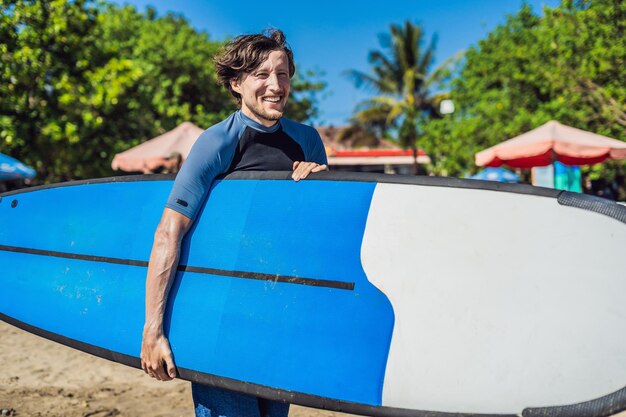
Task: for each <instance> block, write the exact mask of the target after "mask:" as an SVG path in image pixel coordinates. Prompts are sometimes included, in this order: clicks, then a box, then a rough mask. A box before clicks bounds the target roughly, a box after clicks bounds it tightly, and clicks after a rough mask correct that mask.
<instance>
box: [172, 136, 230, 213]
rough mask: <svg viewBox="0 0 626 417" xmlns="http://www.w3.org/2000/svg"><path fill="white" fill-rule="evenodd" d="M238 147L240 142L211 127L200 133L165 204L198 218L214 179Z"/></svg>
mask: <svg viewBox="0 0 626 417" xmlns="http://www.w3.org/2000/svg"><path fill="white" fill-rule="evenodd" d="M235 147H236V142H232V141H228V140H226V139H225V138H224V137H223V135H219V134H215V132H214V131H212V130H211V129H209V130H207V131H205V132H204V133H203V134H202V135H200V137H199V138H198V140H197V141H196V142H195V143H194V145H193V147H192V148H191V151H190V152H189V156H188V157H187V159H186V160H185V163H184V164H183V166H182V168H181V170H180V171H179V172H178V175H176V180H175V181H174V186H173V187H172V191H171V193H170V196H169V198H168V200H167V203H166V204H165V207H167V208H169V209H172V210H175V211H177V212H179V213H181V214H183V215H184V216H187V217H189V218H190V219H192V220H193V219H195V217H196V215H197V214H198V211H199V210H200V207H202V203H203V202H204V200H205V199H206V198H207V194H208V193H209V190H210V188H211V185H212V184H213V180H214V179H215V177H216V176H218V175H220V174H221V173H223V172H225V171H226V170H227V169H228V167H229V165H230V163H231V160H232V159H233V155H234V152H235Z"/></svg>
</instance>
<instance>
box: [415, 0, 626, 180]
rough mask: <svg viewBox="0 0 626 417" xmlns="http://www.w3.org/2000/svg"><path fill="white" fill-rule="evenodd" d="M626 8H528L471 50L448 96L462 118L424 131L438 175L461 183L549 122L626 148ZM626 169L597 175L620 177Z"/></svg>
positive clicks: (603, 168) (597, 3) (609, 0)
mask: <svg viewBox="0 0 626 417" xmlns="http://www.w3.org/2000/svg"><path fill="white" fill-rule="evenodd" d="M625 26H626V3H624V2H621V1H614V0H594V1H578V2H572V1H569V0H564V1H563V3H562V4H561V5H560V6H558V7H556V8H544V16H543V17H540V16H538V15H536V14H535V13H533V11H532V10H531V8H530V7H529V6H528V5H524V6H522V8H521V10H520V11H519V12H518V13H517V14H516V15H513V16H510V17H508V19H507V21H506V23H505V24H503V25H501V26H499V27H497V28H496V29H495V30H494V31H492V32H491V33H490V34H489V35H488V36H487V38H486V39H484V40H482V41H480V42H479V43H478V45H477V46H475V47H473V48H471V49H470V50H469V51H468V52H467V54H466V59H465V63H464V66H463V69H462V70H461V72H460V76H459V77H458V78H456V79H455V80H454V82H453V83H452V90H451V92H450V96H451V98H452V99H453V100H454V102H455V105H456V108H457V110H458V111H457V112H456V113H455V114H454V115H453V116H450V117H448V116H447V117H445V118H443V119H440V120H434V121H430V122H429V123H428V124H427V125H426V126H425V136H426V138H427V140H425V141H424V144H425V145H426V146H425V150H426V151H427V152H428V153H429V155H430V156H431V158H432V159H433V166H432V167H431V168H432V170H433V171H434V172H435V173H437V174H443V175H463V174H465V173H467V172H469V171H474V170H475V169H477V168H476V167H475V166H474V162H473V157H474V154H475V153H476V152H478V151H480V150H482V149H485V148H487V147H489V146H492V145H495V144H497V143H499V142H502V141H504V140H506V139H508V138H511V137H514V136H516V135H519V134H521V133H523V132H526V131H528V130H531V129H533V128H536V127H538V126H540V125H542V124H543V123H545V122H547V121H549V120H552V119H554V120H558V121H560V122H561V123H564V124H567V125H570V126H574V127H578V128H581V129H585V130H588V131H592V132H595V133H599V134H603V135H607V136H610V137H614V138H617V139H621V140H626V133H625V132H626V131H625V129H624V127H626V106H625V103H626V47H625V46H624V41H623V39H624V35H625ZM620 167H623V165H621V164H619V163H606V164H604V165H600V166H596V167H594V168H592V170H593V172H594V175H595V176H600V175H604V176H605V177H607V178H609V179H610V178H611V177H614V176H615V175H618V174H619V170H620V169H623V168H620Z"/></svg>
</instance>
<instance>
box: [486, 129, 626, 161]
mask: <svg viewBox="0 0 626 417" xmlns="http://www.w3.org/2000/svg"><path fill="white" fill-rule="evenodd" d="M475 159H476V165H478V166H486V167H499V166H501V165H503V164H506V165H508V166H510V167H514V168H532V167H538V166H547V165H550V164H552V163H554V162H555V161H559V162H562V163H564V164H566V165H592V164H597V163H599V162H603V161H605V160H607V159H626V142H622V141H619V140H616V139H611V138H609V137H606V136H602V135H598V134H595V133H591V132H587V131H584V130H581V129H576V128H573V127H570V126H565V125H563V124H561V123H559V122H556V121H554V120H552V121H549V122H548V123H546V124H544V125H542V126H540V127H538V128H536V129H534V130H531V131H530V132H526V133H524V134H521V135H519V136H516V137H514V138H512V139H509V140H507V141H504V142H502V143H500V144H498V145H495V146H492V147H491V148H488V149H485V150H483V151H481V152H478V153H477V154H476V155H475Z"/></svg>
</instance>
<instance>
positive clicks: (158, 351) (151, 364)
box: [141, 30, 328, 417]
mask: <svg viewBox="0 0 626 417" xmlns="http://www.w3.org/2000/svg"><path fill="white" fill-rule="evenodd" d="M214 62H215V67H216V69H217V74H218V81H219V82H220V84H222V85H224V87H226V88H227V89H228V90H229V91H230V93H231V94H232V95H233V97H234V98H235V99H236V100H237V102H238V103H239V105H240V110H238V111H237V112H235V113H233V114H232V115H230V116H229V117H228V118H227V119H226V120H224V121H222V122H220V123H218V124H216V125H214V126H212V127H210V128H209V129H207V130H206V131H205V132H204V133H202V135H200V137H199V138H198V140H197V141H196V143H195V144H194V146H193V148H192V149H191V152H190V153H189V156H188V158H187V160H186V161H185V163H184V164H183V166H182V168H181V170H180V172H179V173H178V175H177V177H176V181H175V182H174V186H173V188H172V191H171V194H170V196H169V199H168V201H167V204H166V206H165V209H164V211H163V216H162V218H161V221H160V223H159V225H158V227H157V230H156V233H155V236H154V244H153V246H152V252H151V255H150V263H149V266H148V276H147V280H146V322H145V325H144V330H143V341H142V346H141V365H142V368H143V369H144V371H145V372H146V373H147V374H149V375H150V376H152V377H153V378H156V379H158V380H161V381H168V380H170V379H172V378H174V377H176V368H175V365H174V360H173V357H172V352H171V349H170V345H169V341H168V339H167V337H166V336H165V335H164V333H163V317H164V313H165V307H166V305H167V296H168V293H169V290H170V287H171V285H172V282H173V280H174V276H175V275H176V268H177V265H178V258H179V254H180V247H181V242H182V239H183V237H184V236H185V234H186V233H187V231H188V230H189V228H190V227H191V225H192V223H193V221H194V219H195V218H196V216H197V215H198V212H199V210H200V207H201V206H202V203H203V202H204V200H205V199H206V198H210V196H209V195H208V194H209V190H210V188H211V184H212V183H213V180H214V179H215V177H217V176H218V175H221V174H228V173H231V172H235V171H293V172H292V178H293V179H294V180H295V181H299V180H301V179H304V178H306V177H307V176H308V175H309V174H310V173H311V172H319V171H324V170H327V169H328V168H327V166H326V164H327V159H326V153H325V151H324V146H323V144H322V140H321V139H320V136H319V134H318V133H317V131H316V130H315V129H313V128H312V127H310V126H306V125H303V124H300V123H297V122H294V121H292V120H289V119H287V118H284V117H283V114H284V111H285V106H286V105H287V100H288V98H289V90H290V87H291V77H293V75H294V73H295V66H294V62H293V53H292V51H291V49H290V48H289V46H288V45H287V44H286V42H285V36H284V34H283V33H282V32H281V31H280V30H272V31H270V32H268V33H267V34H257V35H244V36H239V37H237V38H235V39H233V40H232V41H231V42H230V43H228V44H227V45H226V46H225V48H224V49H223V50H222V52H221V53H220V54H219V55H218V56H217V57H216V58H215V60H214ZM210 296H211V294H207V297H210ZM253 348H254V347H252V346H251V349H253ZM259 366H265V364H259ZM192 394H193V399H194V405H195V411H196V415H197V416H213V417H218V416H224V417H286V416H287V414H288V411H289V405H288V404H284V403H280V402H276V401H270V400H264V399H261V398H256V397H253V396H249V395H244V394H240V393H235V392H231V391H227V390H222V389H219V388H215V387H208V386H204V385H199V384H192Z"/></svg>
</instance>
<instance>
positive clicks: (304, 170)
mask: <svg viewBox="0 0 626 417" xmlns="http://www.w3.org/2000/svg"><path fill="white" fill-rule="evenodd" d="M293 166H294V171H293V174H291V178H293V180H294V181H300V180H303V179H305V178H306V177H308V176H309V174H310V173H311V172H320V171H326V170H328V167H327V166H326V165H318V164H316V163H315V162H299V161H296V162H294V163H293Z"/></svg>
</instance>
